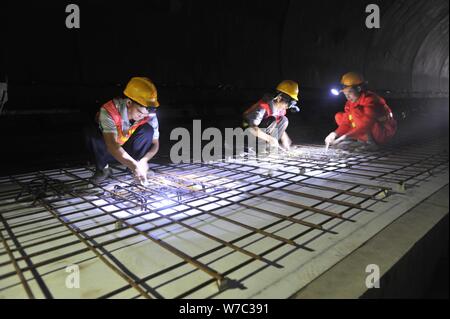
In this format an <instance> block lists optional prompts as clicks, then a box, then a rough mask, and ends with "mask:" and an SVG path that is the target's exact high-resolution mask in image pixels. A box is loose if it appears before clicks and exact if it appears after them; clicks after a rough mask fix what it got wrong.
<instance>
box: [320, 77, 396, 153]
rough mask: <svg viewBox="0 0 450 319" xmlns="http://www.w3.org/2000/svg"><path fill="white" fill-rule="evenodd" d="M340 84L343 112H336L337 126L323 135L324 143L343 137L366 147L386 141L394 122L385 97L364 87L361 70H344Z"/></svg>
mask: <svg viewBox="0 0 450 319" xmlns="http://www.w3.org/2000/svg"><path fill="white" fill-rule="evenodd" d="M341 84H342V85H343V89H342V91H341V92H343V93H344V95H345V97H346V98H347V103H346V104H345V108H344V112H339V113H337V114H336V116H335V120H336V123H337V125H338V128H337V129H336V130H335V131H334V132H332V133H330V134H329V135H328V136H327V137H326V139H325V144H326V145H327V147H328V146H329V145H337V144H339V143H341V142H343V141H344V140H348V141H358V142H360V143H362V145H363V146H364V147H368V148H376V146H378V145H382V144H385V143H387V142H389V141H390V140H391V139H392V138H393V137H394V135H395V133H396V131H397V122H396V120H395V119H394V116H393V113H392V110H391V109H390V108H389V106H388V105H387V104H386V101H385V100H384V99H383V98H382V97H380V96H378V95H377V94H375V93H373V92H371V91H368V90H367V89H366V82H365V81H364V78H363V77H362V76H361V75H360V74H357V73H354V72H350V73H347V74H345V75H344V76H343V77H342V80H341Z"/></svg>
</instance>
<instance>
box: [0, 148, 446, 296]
mask: <svg viewBox="0 0 450 319" xmlns="http://www.w3.org/2000/svg"><path fill="white" fill-rule="evenodd" d="M151 169H152V171H153V172H154V174H153V175H152V176H151V177H150V178H149V185H146V186H145V187H144V186H142V185H139V184H136V183H135V182H134V180H133V178H132V176H131V175H130V174H129V173H128V171H127V170H125V169H124V168H122V167H120V166H118V167H114V173H115V174H114V177H113V179H112V180H111V181H110V182H109V183H108V184H104V185H92V184H89V182H88V180H87V178H88V177H89V176H90V175H91V174H92V173H93V170H92V169H91V168H89V167H82V168H75V169H56V170H51V171H45V172H36V173H32V174H23V175H16V176H9V177H5V178H2V179H0V241H1V242H2V247H3V248H2V249H0V293H1V292H2V291H4V292H5V293H7V292H8V291H9V290H10V289H13V288H16V287H18V286H21V287H22V289H23V291H24V293H25V294H26V297H29V298H35V297H45V298H52V297H54V296H55V293H54V292H53V290H59V289H61V287H59V288H54V287H53V286H52V285H50V284H49V283H47V281H46V278H47V277H49V276H50V275H51V274H54V273H57V272H64V268H65V267H66V266H68V265H67V264H64V262H65V261H67V260H77V261H78V263H80V264H83V263H86V262H88V261H93V260H94V261H96V260H98V261H99V262H100V263H102V264H103V265H105V266H106V267H107V268H108V269H109V270H111V271H112V272H113V273H114V275H116V276H117V277H119V278H120V279H121V280H122V283H121V284H117V286H116V287H115V288H113V289H110V291H107V292H104V291H102V292H99V293H98V294H97V295H96V296H95V297H99V298H112V297H120V296H121V295H123V294H124V293H126V294H127V295H128V296H130V295H132V296H133V297H143V298H166V297H167V296H165V295H164V294H163V293H161V292H160V291H164V289H165V288H166V287H169V286H173V285H174V286H175V287H177V289H175V290H176V293H175V294H174V295H170V297H189V296H191V295H193V294H195V293H197V292H198V291H200V290H202V289H205V287H208V286H210V285H211V283H216V284H217V291H216V292H213V293H209V295H210V296H211V297H214V296H220V294H221V293H223V292H224V291H227V290H231V289H244V288H245V286H244V284H243V280H244V279H246V278H248V277H251V276H257V274H258V272H260V271H262V270H263V269H266V268H267V267H271V268H273V269H274V270H273V271H283V267H284V266H283V263H282V261H283V258H278V259H273V258H269V256H270V255H271V254H272V253H274V252H276V251H281V249H282V248H283V249H284V247H285V246H286V247H290V248H289V250H288V253H287V254H292V253H294V252H302V254H310V253H313V252H314V251H315V248H314V243H315V241H316V240H318V239H319V238H322V237H323V236H324V235H327V236H339V232H338V231H336V230H335V229H337V228H339V227H342V225H344V224H354V223H355V222H356V221H357V220H358V218H359V217H360V216H361V215H364V214H377V210H376V209H375V208H374V207H376V205H377V204H378V203H388V202H389V196H391V195H393V194H397V193H405V192H407V191H408V190H409V189H413V188H417V187H421V186H422V185H424V184H426V183H427V182H429V181H430V179H432V178H433V177H434V176H438V175H439V174H442V173H444V172H447V171H448V153H447V152H446V151H445V150H442V148H441V145H440V143H439V142H436V141H435V142H431V143H427V144H426V145H423V146H421V147H418V146H411V147H403V148H392V149H384V150H382V151H379V152H376V153H357V152H352V153H349V152H344V151H329V152H325V151H324V149H323V147H318V146H314V145H308V146H303V147H297V148H294V149H293V150H292V151H290V152H287V153H282V154H275V155H274V154H267V155H265V156H258V155H257V154H250V153H245V154H242V155H241V156H238V157H237V158H234V159H224V160H222V161H215V162H211V163H186V164H179V165H174V164H152V165H151ZM230 212H231V213H230ZM218 221H220V222H221V223H224V225H228V226H226V227H225V231H223V229H222V230H221V231H217V230H220V229H219V228H218V226H217V225H218V224H217V223H218ZM220 225H222V224H220ZM228 227H229V228H230V229H232V230H233V231H229V232H227V230H228ZM294 227H295V228H294ZM236 229H239V231H238V232H237V231H236ZM290 229H295V233H294V234H290V235H289V236H286V235H283V233H284V232H285V231H286V230H290ZM160 234H165V235H166V238H163V236H162V235H160ZM189 236H192V237H193V238H196V240H197V238H202V239H201V240H200V239H198V240H200V241H199V242H202V243H205V245H203V246H204V247H203V246H202V247H199V249H194V250H193V251H192V252H190V251H185V250H184V249H183V248H182V247H181V245H180V244H182V243H183V242H182V241H189V240H186V237H188V238H189ZM267 240H271V241H270V245H269V246H267V247H266V246H264V248H263V249H259V251H255V250H254V249H255V247H256V245H257V244H260V243H262V242H264V241H267ZM148 242H151V243H152V245H155V246H157V247H159V249H160V250H161V251H162V252H164V254H168V255H172V256H174V257H175V259H174V260H175V261H173V262H172V263H171V264H170V265H168V266H166V267H163V268H161V269H159V268H155V269H153V267H152V265H149V267H148V269H147V268H146V269H145V271H144V272H143V273H145V275H142V274H137V273H135V272H133V270H132V268H133V267H131V266H129V265H127V261H126V260H125V261H124V260H119V259H118V258H117V257H116V256H115V254H116V253H117V252H122V251H125V250H126V251H127V252H129V253H130V254H133V253H134V252H133V251H132V249H133V247H138V246H140V245H142V244H143V243H148ZM174 243H175V244H178V246H179V247H177V245H175V244H174ZM206 243H208V244H206ZM258 247H259V246H258ZM198 250H199V251H198ZM86 254H89V256H87V255H86ZM136 254H137V252H136ZM211 258H213V259H212V260H209V259H211ZM232 259H236V260H237V262H234V263H228V266H227V267H225V268H224V267H222V266H221V267H219V268H220V269H219V268H217V269H216V267H215V266H214V265H219V262H224V261H227V260H232ZM249 265H253V266H254V267H256V269H259V270H258V271H254V272H252V273H251V274H249V275H247V276H244V277H243V278H239V279H238V278H234V277H233V275H234V274H235V273H236V272H238V271H241V270H242V269H243V268H244V267H247V266H249ZM186 267H187V268H186ZM174 272H177V274H176V275H174ZM178 272H180V273H181V275H180V274H178ZM198 272H201V273H203V277H201V278H202V280H201V281H199V282H192V283H191V284H190V285H189V286H188V287H185V286H184V285H177V282H178V281H181V280H182V278H183V277H185V276H188V275H191V274H197V273H198ZM167 276H169V277H170V278H169V279H167V278H166V277H167ZM160 278H164V279H161V280H163V282H162V283H159V284H156V285H151V284H150V283H151V282H155V281H158V280H160ZM2 283H6V284H2ZM31 283H33V285H32V284H31ZM61 285H64V283H61ZM133 292H134V293H133ZM56 296H58V295H56Z"/></svg>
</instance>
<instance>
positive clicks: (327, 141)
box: [325, 132, 337, 146]
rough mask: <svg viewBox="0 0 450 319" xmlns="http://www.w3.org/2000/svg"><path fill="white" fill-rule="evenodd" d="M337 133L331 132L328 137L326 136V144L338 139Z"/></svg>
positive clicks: (331, 143)
mask: <svg viewBox="0 0 450 319" xmlns="http://www.w3.org/2000/svg"><path fill="white" fill-rule="evenodd" d="M336 138H337V134H336V133H335V132H331V133H330V134H329V135H328V136H327V137H326V138H325V144H326V145H328V146H329V145H333V144H334V142H335V141H336Z"/></svg>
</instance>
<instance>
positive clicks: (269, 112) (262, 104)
mask: <svg viewBox="0 0 450 319" xmlns="http://www.w3.org/2000/svg"><path fill="white" fill-rule="evenodd" d="M258 107H262V108H263V109H264V111H266V113H265V115H264V119H266V118H268V117H271V116H273V112H272V108H271V107H270V105H269V103H266V102H264V101H263V100H260V101H258V102H257V103H256V104H254V105H252V106H251V107H250V108H249V109H248V110H247V111H245V112H244V115H247V114H250V113H251V112H254V111H255V110H256V109H257V108H258ZM284 114H286V113H284ZM281 116H283V115H277V116H275V118H276V120H277V122H279V121H280V119H281Z"/></svg>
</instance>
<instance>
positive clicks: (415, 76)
mask: <svg viewBox="0 0 450 319" xmlns="http://www.w3.org/2000/svg"><path fill="white" fill-rule="evenodd" d="M69 3H76V4H78V5H79V7H80V12H81V26H80V28H79V29H68V28H66V26H65V19H66V16H67V13H66V12H65V8H66V6H67V5H68V4H69ZM370 3H376V4H378V5H379V6H380V9H381V28H379V29H368V28H367V27H366V25H365V20H366V18H367V13H366V12H365V8H366V6H367V5H368V4H370ZM448 13H449V1H448V0H428V1H425V0H380V1H361V0H346V1H326V0H316V1H313V2H304V1H296V0H277V1H274V0H264V1H256V0H255V1H250V0H240V1H237V0H236V1H233V0H214V1H199V0H147V1H136V0H132V1H126V2H124V1H103V0H101V1H100V0H98V1H85V0H84V1H83V0H78V1H70V2H69V1H57V2H56V1H29V2H26V1H25V2H18V1H2V3H1V4H0V23H1V29H2V31H3V32H2V40H1V41H2V43H1V45H0V54H1V55H0V82H4V81H7V83H8V102H7V103H6V104H5V106H4V109H3V112H2V114H1V115H0V127H1V129H2V136H3V137H4V138H3V150H2V153H3V161H4V165H2V169H1V172H0V174H1V175H4V174H10V173H15V172H26V171H30V170H33V169H41V168H52V167H55V166H59V165H76V164H80V163H85V162H86V161H87V160H88V156H87V151H86V150H85V148H84V141H83V137H82V133H81V132H82V127H83V125H84V124H85V123H86V122H88V121H90V120H92V117H93V115H94V114H95V113H96V111H97V110H98V108H99V107H100V106H101V105H102V104H103V103H105V102H106V101H108V100H110V99H111V98H112V97H114V96H117V95H120V94H121V91H122V89H123V86H124V85H125V84H126V83H127V81H128V80H129V79H130V78H131V77H132V76H147V77H150V78H151V79H152V80H153V81H154V82H155V84H156V85H157V88H158V93H159V98H160V102H161V108H160V110H159V111H158V112H159V113H158V116H159V121H160V127H161V141H162V143H161V144H162V145H161V150H160V156H164V154H167V153H168V152H169V149H170V145H171V143H173V141H170V140H169V136H170V132H171V130H172V129H173V128H175V127H180V126H181V127H187V128H190V127H192V120H193V119H201V120H202V126H203V127H209V126H215V127H219V128H225V127H236V126H239V125H240V121H241V115H240V114H241V113H242V112H243V111H244V110H245V109H246V108H247V107H249V106H250V105H251V104H252V103H254V102H255V101H257V100H258V99H259V98H260V97H261V96H262V95H263V94H264V93H265V92H270V91H272V90H273V89H274V87H275V86H276V85H277V83H279V82H280V81H281V80H284V79H292V80H295V81H298V83H299V84H300V106H301V112H299V113H297V114H293V115H291V116H290V123H291V125H290V127H289V132H290V134H291V135H292V137H293V139H294V142H295V143H296V144H301V143H311V142H314V143H323V138H324V137H325V136H326V135H327V134H328V133H329V132H330V131H331V130H333V129H334V127H335V123H334V113H336V112H337V111H339V110H340V109H342V108H343V105H344V103H345V101H344V98H343V97H334V96H332V95H330V93H329V91H330V88H331V87H333V85H335V84H337V83H339V80H340V77H341V76H342V74H344V73H345V72H348V71H357V72H361V73H362V74H364V75H365V78H366V79H367V80H368V81H369V87H370V89H371V90H373V91H375V92H377V93H379V94H380V95H381V96H383V97H384V98H386V100H387V102H388V104H389V105H390V107H391V108H392V109H393V111H394V113H395V115H396V117H397V119H398V121H399V127H400V131H399V132H400V133H399V137H398V138H404V139H405V142H414V139H418V138H420V137H422V136H423V135H425V134H428V135H429V134H439V135H444V136H448V109H449V104H448V96H449V14H448ZM5 30H6V32H5ZM5 137H6V138H5ZM5 162H6V163H5Z"/></svg>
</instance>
